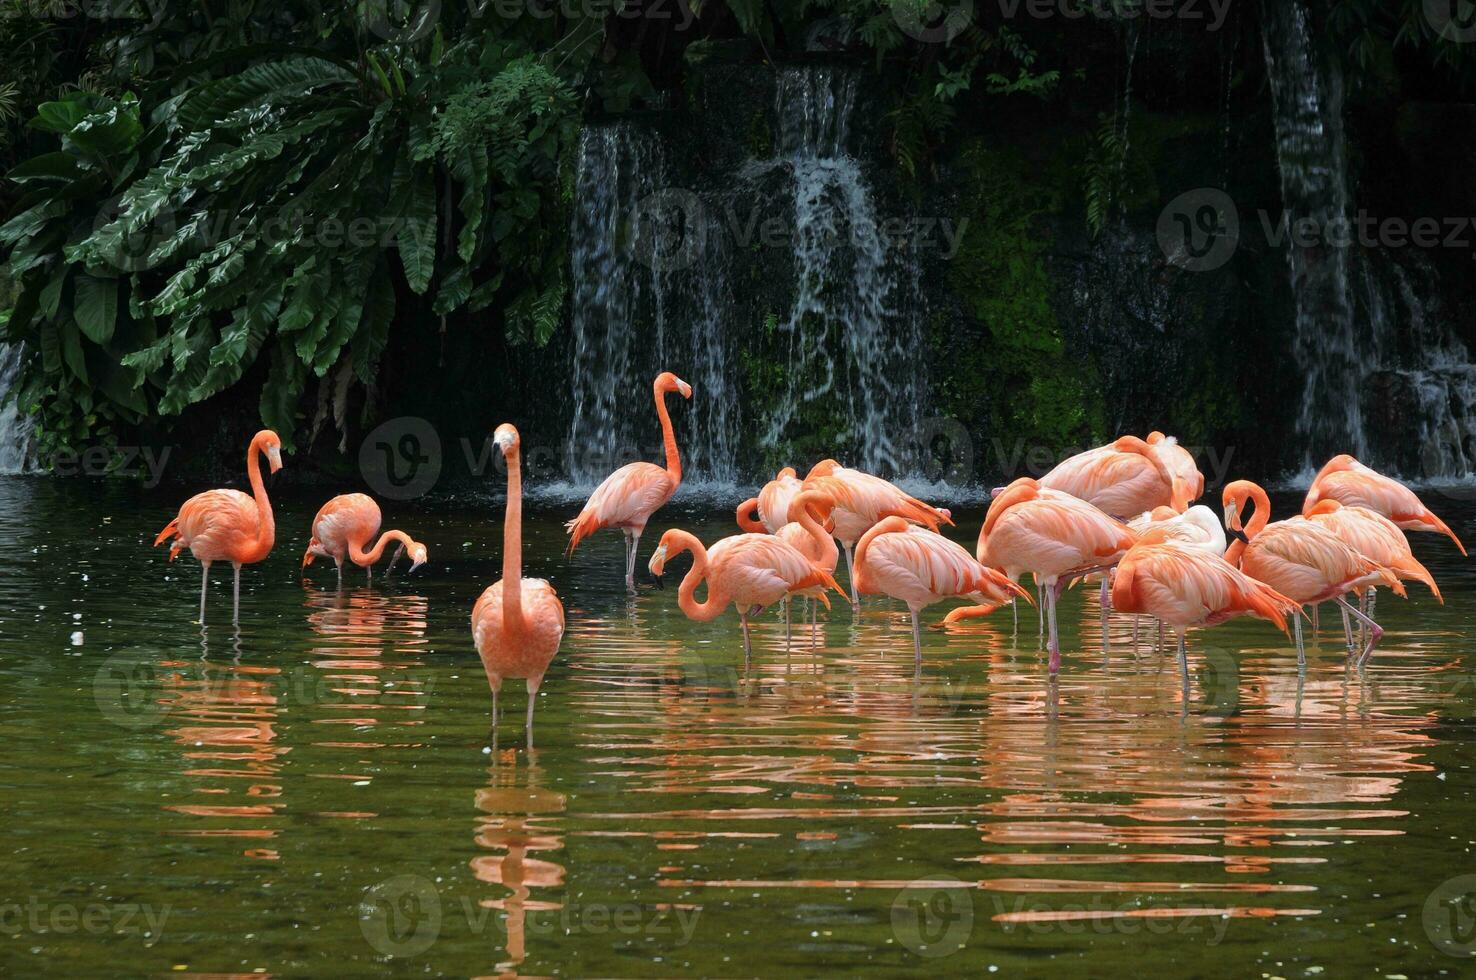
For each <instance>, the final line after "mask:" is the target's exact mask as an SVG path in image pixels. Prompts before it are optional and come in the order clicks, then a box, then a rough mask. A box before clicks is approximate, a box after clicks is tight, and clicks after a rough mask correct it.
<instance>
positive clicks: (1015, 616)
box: [1010, 599, 1020, 634]
mask: <svg viewBox="0 0 1476 980" xmlns="http://www.w3.org/2000/svg"><path fill="white" fill-rule="evenodd" d="M1010 619H1011V620H1012V621H1013V623H1014V626H1013V628H1012V630H1011V632H1012V634H1014V633H1019V632H1020V600H1019V599H1011V600H1010Z"/></svg>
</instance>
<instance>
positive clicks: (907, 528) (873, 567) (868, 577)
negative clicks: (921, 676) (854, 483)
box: [855, 517, 1030, 671]
mask: <svg viewBox="0 0 1476 980" xmlns="http://www.w3.org/2000/svg"><path fill="white" fill-rule="evenodd" d="M855 585H856V589H857V590H858V591H859V592H861V593H862V594H863V595H885V596H890V597H891V598H893V599H901V600H902V601H903V602H905V603H907V609H908V611H909V612H910V613H911V614H912V652H913V657H914V660H915V663H916V667H917V669H918V670H919V671H920V670H922V627H921V625H920V622H919V620H918V614H919V613H921V612H922V610H923V609H924V608H926V607H927V606H931V605H932V604H933V603H935V602H940V601H942V600H943V599H948V598H953V597H962V598H967V599H972V600H973V601H974V602H977V603H986V604H988V605H979V606H975V607H973V608H974V609H975V610H976V611H978V610H985V609H987V610H989V611H993V610H994V609H997V608H998V607H999V605H1000V604H1001V603H1005V602H1008V601H1009V600H1010V598H1011V597H1012V596H1024V597H1025V599H1026V601H1027V602H1028V601H1029V600H1030V594H1029V593H1027V592H1026V591H1025V590H1024V589H1022V588H1020V586H1018V585H1016V584H1015V583H1014V582H1012V581H1010V580H1009V579H1008V578H1006V577H1005V576H1004V575H1002V574H1000V573H999V572H997V571H995V570H994V569H992V568H988V567H986V566H985V565H983V564H981V563H980V562H978V561H976V560H974V558H973V556H971V555H970V554H969V553H968V551H967V550H965V549H964V547H963V546H962V545H960V544H958V543H957V542H954V541H950V540H948V539H947V538H945V537H943V536H942V535H941V534H939V533H938V532H936V531H930V530H928V529H927V528H924V527H919V526H917V525H916V524H909V523H908V522H907V521H906V519H904V518H901V517H887V518H884V519H882V520H881V521H879V522H878V523H876V524H875V525H873V526H872V527H871V528H869V529H868V530H867V532H866V533H865V534H863V535H862V536H861V540H860V542H859V543H857V545H856V577H855ZM955 611H957V610H955ZM976 614H980V615H982V613H976ZM950 615H952V614H951V613H950Z"/></svg>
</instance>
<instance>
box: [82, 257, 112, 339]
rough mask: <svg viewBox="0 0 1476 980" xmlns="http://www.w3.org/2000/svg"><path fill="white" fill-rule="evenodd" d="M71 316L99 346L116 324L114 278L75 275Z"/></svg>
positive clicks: (110, 336)
mask: <svg viewBox="0 0 1476 980" xmlns="http://www.w3.org/2000/svg"><path fill="white" fill-rule="evenodd" d="M73 288H74V290H75V295H74V297H73V300H72V316H73V317H74V318H75V319H76V321H77V326H78V327H80V328H81V329H82V332H83V333H84V334H86V335H87V339H88V340H90V341H92V342H93V343H94V344H97V345H99V346H101V345H103V344H106V343H107V342H108V341H109V340H112V339H113V329H114V328H115V327H116V326H117V325H118V280H116V279H98V278H96V277H94V276H89V275H85V274H84V275H79V276H78V277H77V282H76V284H75V285H74V287H73Z"/></svg>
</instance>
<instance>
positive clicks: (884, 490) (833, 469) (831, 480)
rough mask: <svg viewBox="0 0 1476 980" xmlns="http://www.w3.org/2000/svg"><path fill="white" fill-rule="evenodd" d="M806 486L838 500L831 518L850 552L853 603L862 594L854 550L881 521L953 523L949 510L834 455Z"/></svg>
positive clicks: (817, 466) (812, 473)
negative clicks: (838, 461) (890, 519)
mask: <svg viewBox="0 0 1476 980" xmlns="http://www.w3.org/2000/svg"><path fill="white" fill-rule="evenodd" d="M804 486H805V488H806V489H809V490H822V491H824V492H825V493H827V494H829V495H830V497H831V499H832V500H834V501H835V510H834V511H832V512H831V520H832V521H834V523H835V532H834V533H835V536H836V538H837V539H838V540H839V541H840V543H841V547H842V548H844V549H845V552H846V572H847V574H848V575H849V576H850V579H851V592H850V598H851V605H852V606H853V607H855V606H857V605H858V604H859V602H860V596H859V594H858V591H857V588H856V565H855V560H854V550H855V547H856V543H857V542H858V541H860V540H861V536H862V535H864V534H865V533H866V532H867V531H869V530H871V528H872V527H874V526H875V525H876V524H877V523H878V522H879V521H881V520H883V519H884V518H888V517H900V518H902V519H904V520H906V521H910V522H912V523H914V524H920V525H922V526H924V527H927V528H928V529H929V530H932V531H936V530H938V528H939V526H940V525H942V524H952V523H953V518H952V517H951V516H950V515H949V513H948V511H946V510H943V509H941V508H938V507H934V506H932V505H931V504H926V503H924V502H922V501H921V500H918V499H917V498H916V497H914V496H912V495H911V494H908V493H905V492H904V491H903V490H902V489H901V488H899V487H897V486H896V485H894V484H892V483H891V482H889V481H887V480H883V479H882V478H881V477H879V476H872V475H871V474H870V473H863V472H862V471H861V470H853V469H849V468H847V467H844V466H841V465H840V464H839V463H837V462H836V461H835V460H833V459H825V460H821V461H820V462H818V463H816V464H815V465H814V466H813V467H812V468H811V469H810V472H809V473H808V474H807V475H806V476H805V481H804Z"/></svg>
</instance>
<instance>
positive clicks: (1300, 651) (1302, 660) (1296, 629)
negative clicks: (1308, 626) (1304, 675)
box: [1292, 614, 1307, 667]
mask: <svg viewBox="0 0 1476 980" xmlns="http://www.w3.org/2000/svg"><path fill="white" fill-rule="evenodd" d="M1292 632H1293V633H1295V634H1296V637H1297V666H1298V667H1306V666H1307V650H1306V648H1305V647H1303V646H1302V617H1301V616H1297V615H1295V614H1293V615H1292Z"/></svg>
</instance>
